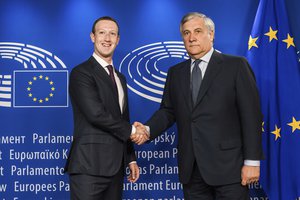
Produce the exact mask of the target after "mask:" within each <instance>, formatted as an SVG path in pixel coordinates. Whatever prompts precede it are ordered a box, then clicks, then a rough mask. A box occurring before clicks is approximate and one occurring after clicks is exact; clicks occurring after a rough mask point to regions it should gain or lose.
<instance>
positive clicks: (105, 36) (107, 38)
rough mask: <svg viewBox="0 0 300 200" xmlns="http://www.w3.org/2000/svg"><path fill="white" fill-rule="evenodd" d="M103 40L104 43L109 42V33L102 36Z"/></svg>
mask: <svg viewBox="0 0 300 200" xmlns="http://www.w3.org/2000/svg"><path fill="white" fill-rule="evenodd" d="M104 40H105V41H110V34H109V33H106V34H105V35H104Z"/></svg>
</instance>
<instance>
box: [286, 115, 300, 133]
mask: <svg viewBox="0 0 300 200" xmlns="http://www.w3.org/2000/svg"><path fill="white" fill-rule="evenodd" d="M287 125H289V126H291V127H292V128H293V129H292V133H294V131H295V130H296V129H299V130H300V120H299V121H297V120H296V119H295V117H293V121H292V122H291V123H289V124H287Z"/></svg>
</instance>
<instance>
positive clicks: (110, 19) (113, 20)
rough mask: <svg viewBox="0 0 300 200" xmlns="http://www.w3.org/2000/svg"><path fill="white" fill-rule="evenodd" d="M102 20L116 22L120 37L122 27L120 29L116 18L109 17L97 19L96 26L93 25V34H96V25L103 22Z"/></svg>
mask: <svg viewBox="0 0 300 200" xmlns="http://www.w3.org/2000/svg"><path fill="white" fill-rule="evenodd" d="M101 20H108V21H112V22H115V23H116V25H117V27H118V35H120V27H119V24H118V22H117V21H116V20H115V19H114V18H112V17H109V16H103V17H100V18H98V19H96V21H95V22H94V24H93V28H92V33H95V26H96V24H97V23H98V22H99V21H101Z"/></svg>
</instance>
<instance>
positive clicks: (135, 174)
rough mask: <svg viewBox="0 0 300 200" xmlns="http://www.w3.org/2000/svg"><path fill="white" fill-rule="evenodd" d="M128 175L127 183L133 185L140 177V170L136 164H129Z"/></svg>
mask: <svg viewBox="0 0 300 200" xmlns="http://www.w3.org/2000/svg"><path fill="white" fill-rule="evenodd" d="M129 169H130V174H129V176H128V177H127V179H128V181H129V182H131V183H135V182H136V181H137V180H138V179H139V177H140V169H139V166H138V165H137V164H136V163H130V164H129Z"/></svg>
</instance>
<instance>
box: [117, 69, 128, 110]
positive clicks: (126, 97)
mask: <svg viewBox="0 0 300 200" xmlns="http://www.w3.org/2000/svg"><path fill="white" fill-rule="evenodd" d="M116 73H117V75H118V77H119V79H120V82H121V85H122V89H123V92H124V104H123V112H124V111H125V110H126V109H127V105H128V102H127V100H128V94H127V85H126V80H125V78H124V76H123V75H122V74H121V73H120V72H118V71H117V70H116Z"/></svg>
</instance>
